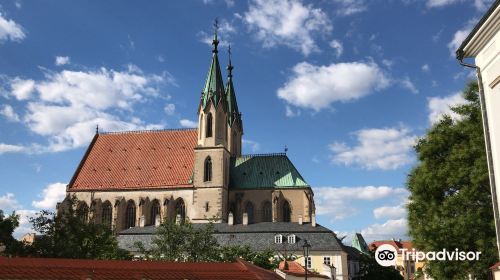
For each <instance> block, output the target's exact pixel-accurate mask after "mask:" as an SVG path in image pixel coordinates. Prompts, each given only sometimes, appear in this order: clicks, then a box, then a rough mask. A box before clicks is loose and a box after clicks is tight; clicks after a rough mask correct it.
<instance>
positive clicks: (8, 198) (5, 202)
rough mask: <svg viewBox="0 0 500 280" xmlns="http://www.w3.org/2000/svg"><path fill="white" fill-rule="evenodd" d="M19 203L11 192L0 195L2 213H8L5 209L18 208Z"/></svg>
mask: <svg viewBox="0 0 500 280" xmlns="http://www.w3.org/2000/svg"><path fill="white" fill-rule="evenodd" d="M20 207H21V205H20V204H19V202H18V201H17V199H16V198H15V197H14V194H13V193H6V194H5V195H3V196H0V210H3V211H4V214H8V213H7V211H12V210H16V209H19V208H20Z"/></svg>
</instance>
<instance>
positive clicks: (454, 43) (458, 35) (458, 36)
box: [448, 18, 478, 57]
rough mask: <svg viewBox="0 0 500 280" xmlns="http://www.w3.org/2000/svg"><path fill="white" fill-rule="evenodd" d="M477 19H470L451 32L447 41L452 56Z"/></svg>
mask: <svg viewBox="0 0 500 280" xmlns="http://www.w3.org/2000/svg"><path fill="white" fill-rule="evenodd" d="M477 21H478V20H477V19H474V18H473V19H470V20H469V21H468V22H467V23H466V25H465V26H464V27H463V28H462V29H460V30H457V31H456V32H455V34H453V38H452V39H451V41H450V42H449V43H448V49H449V50H450V55H451V56H452V57H455V52H456V51H457V49H458V48H459V47H460V45H461V44H462V42H463V41H464V40H465V38H467V36H468V35H469V33H470V32H471V31H472V28H473V27H474V25H475V24H476V23H477Z"/></svg>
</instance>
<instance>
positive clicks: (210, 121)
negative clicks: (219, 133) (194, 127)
mask: <svg viewBox="0 0 500 280" xmlns="http://www.w3.org/2000/svg"><path fill="white" fill-rule="evenodd" d="M212 127H213V118H212V113H208V114H207V127H206V134H205V137H207V138H208V137H212V134H213V133H212Z"/></svg>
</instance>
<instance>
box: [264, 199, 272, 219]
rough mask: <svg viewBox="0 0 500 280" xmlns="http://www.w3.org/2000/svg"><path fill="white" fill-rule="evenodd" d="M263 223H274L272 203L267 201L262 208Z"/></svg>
mask: <svg viewBox="0 0 500 280" xmlns="http://www.w3.org/2000/svg"><path fill="white" fill-rule="evenodd" d="M262 221H263V222H272V221H273V210H272V205H271V202H269V201H266V202H265V203H264V206H263V207H262Z"/></svg>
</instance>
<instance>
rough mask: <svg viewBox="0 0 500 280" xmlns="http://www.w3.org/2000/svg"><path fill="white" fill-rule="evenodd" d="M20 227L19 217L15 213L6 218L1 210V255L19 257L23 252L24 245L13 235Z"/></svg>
mask: <svg viewBox="0 0 500 280" xmlns="http://www.w3.org/2000/svg"><path fill="white" fill-rule="evenodd" d="M18 226H19V216H17V215H16V213H15V212H13V213H12V214H11V215H10V216H9V217H5V216H4V214H3V211H2V210H0V246H2V247H3V248H2V249H0V254H4V255H17V254H18V253H19V252H20V251H21V250H22V247H23V245H22V243H21V242H19V241H17V240H16V239H15V238H14V237H13V236H12V234H13V233H14V230H15V229H16V228H17V227H18Z"/></svg>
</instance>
